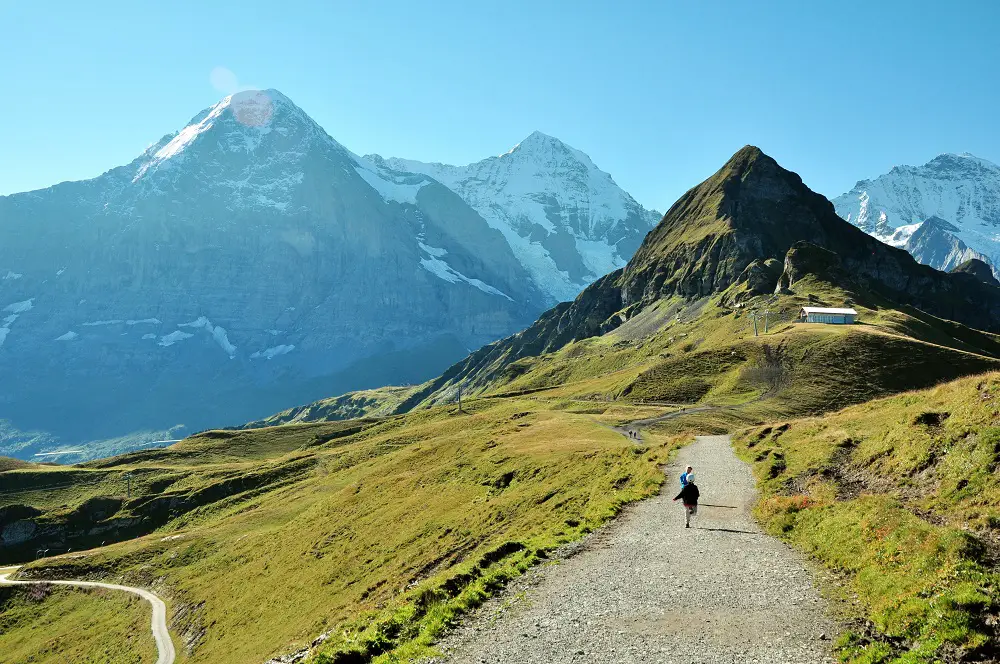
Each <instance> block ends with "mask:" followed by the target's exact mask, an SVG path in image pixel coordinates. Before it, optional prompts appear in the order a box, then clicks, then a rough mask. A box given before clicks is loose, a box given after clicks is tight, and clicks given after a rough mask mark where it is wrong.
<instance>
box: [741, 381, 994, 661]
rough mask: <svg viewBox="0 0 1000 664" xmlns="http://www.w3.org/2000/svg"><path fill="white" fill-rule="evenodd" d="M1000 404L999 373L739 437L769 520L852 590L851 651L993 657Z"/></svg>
mask: <svg viewBox="0 0 1000 664" xmlns="http://www.w3.org/2000/svg"><path fill="white" fill-rule="evenodd" d="M998 405H1000V374H996V373H991V374H986V375H983V376H978V377H973V378H967V379H963V380H959V381H955V382H952V383H949V384H946V385H942V386H939V387H936V388H933V389H931V390H926V391H922V392H912V393H907V394H902V395H899V396H895V397H890V398H887V399H880V400H876V401H872V402H869V403H866V404H863V405H860V406H855V407H852V408H848V409H846V410H844V411H841V412H839V413H836V414H833V415H828V416H826V417H823V418H809V419H801V420H792V421H789V422H784V423H782V424H780V425H775V426H768V427H763V428H756V429H751V430H749V431H747V432H746V433H744V434H742V435H741V436H739V437H738V439H737V445H738V447H739V449H740V450H741V453H742V454H743V456H744V457H745V458H746V459H747V460H749V461H751V462H752V463H753V464H754V468H755V472H756V474H757V476H758V478H759V479H760V482H761V486H762V488H763V493H764V499H763V501H762V503H761V505H760V507H759V509H758V513H759V516H760V517H761V519H762V521H763V522H764V523H765V524H766V525H767V526H768V528H769V529H770V530H771V531H772V532H774V533H776V534H780V535H781V536H783V537H785V538H786V539H788V540H789V541H790V542H792V543H793V544H795V545H796V546H798V547H800V548H802V549H804V550H806V551H808V552H809V553H810V554H811V555H813V556H814V557H816V558H817V559H819V560H820V561H822V562H823V563H825V564H826V565H828V566H829V567H831V568H832V569H835V570H837V571H839V572H841V573H843V574H844V575H845V578H846V579H847V580H848V582H849V586H850V588H851V589H852V590H853V592H855V593H857V596H858V599H859V601H860V603H861V607H862V609H863V612H864V614H865V617H866V618H867V619H868V621H869V622H870V625H869V630H870V631H866V630H861V631H859V632H857V633H851V634H848V635H847V636H846V637H845V639H844V642H843V645H844V646H845V651H844V652H845V657H846V658H847V659H848V660H850V661H856V662H935V661H982V660H984V659H989V658H991V657H996V656H997V654H998V650H997V648H998V643H1000V642H998V634H997V623H998V620H997V618H998V614H1000V573H998V572H997V571H996V568H995V562H994V561H995V560H996V556H997V553H998V552H1000V547H998V545H1000V476H998V474H997V472H996V470H997V468H998V463H1000V408H998Z"/></svg>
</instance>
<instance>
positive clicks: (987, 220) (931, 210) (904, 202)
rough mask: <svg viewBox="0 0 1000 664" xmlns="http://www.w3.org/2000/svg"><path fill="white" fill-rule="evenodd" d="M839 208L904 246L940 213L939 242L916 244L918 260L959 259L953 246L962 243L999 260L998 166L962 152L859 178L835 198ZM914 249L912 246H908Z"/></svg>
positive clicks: (942, 264) (935, 263) (946, 263)
mask: <svg viewBox="0 0 1000 664" xmlns="http://www.w3.org/2000/svg"><path fill="white" fill-rule="evenodd" d="M833 204H834V206H835V207H836V209H837V214H839V215H840V216H841V217H843V218H844V219H847V220H848V221H850V222H851V223H852V224H854V225H856V226H858V227H859V228H861V229H862V230H864V231H865V232H867V233H871V234H873V235H875V236H876V237H878V238H879V239H881V240H883V241H885V242H889V243H890V244H894V245H895V246H903V244H904V243H905V241H906V237H907V236H909V235H910V233H912V232H913V231H914V230H916V225H917V224H921V223H923V222H925V221H926V220H928V219H931V218H935V217H936V218H938V219H940V220H942V221H944V222H946V224H948V226H944V225H942V224H940V223H939V224H938V226H939V228H938V229H937V231H944V233H940V232H938V233H936V235H937V236H938V240H939V242H931V243H928V244H927V245H925V246H924V247H923V248H917V254H919V255H918V256H917V260H919V261H920V262H922V263H927V264H928V265H931V266H932V267H936V268H938V269H941V270H948V269H951V268H952V267H954V266H955V265H957V264H958V263H961V262H962V261H961V260H956V258H957V257H953V252H954V248H955V247H958V246H959V245H960V244H964V245H965V246H966V247H967V248H968V249H970V250H971V251H973V252H977V253H978V254H981V255H982V256H986V258H987V259H988V260H987V262H989V263H990V264H991V265H992V266H993V267H994V271H995V270H996V266H997V265H998V264H1000V235H998V231H1000V166H997V165H996V164H994V163H992V162H990V161H987V160H986V159H980V158H978V157H974V156H973V155H971V154H968V153H964V154H960V155H956V154H942V155H939V156H937V157H935V158H934V159H932V160H931V161H929V162H927V163H926V164H924V165H923V166H896V167H895V168H893V169H892V170H891V171H889V172H888V173H886V174H885V175H881V176H879V177H877V178H875V179H874V180H861V181H859V182H858V183H857V184H856V185H854V188H853V189H851V191H849V192H847V193H845V194H842V195H840V196H838V197H836V198H834V199H833ZM907 249H910V247H907Z"/></svg>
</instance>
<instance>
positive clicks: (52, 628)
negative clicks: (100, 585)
mask: <svg viewBox="0 0 1000 664" xmlns="http://www.w3.org/2000/svg"><path fill="white" fill-rule="evenodd" d="M0 653H3V661H4V662H11V663H12V664H17V663H20V662H32V664H66V662H72V663H73V664H141V663H143V662H153V661H155V660H156V646H155V644H154V643H153V639H152V637H151V636H150V633H149V605H148V604H147V603H146V602H144V601H143V600H141V599H140V598H138V597H134V596H132V595H129V594H124V593H116V592H112V591H106V590H101V589H95V590H72V589H69V588H59V587H53V586H35V587H31V588H25V587H3V588H0Z"/></svg>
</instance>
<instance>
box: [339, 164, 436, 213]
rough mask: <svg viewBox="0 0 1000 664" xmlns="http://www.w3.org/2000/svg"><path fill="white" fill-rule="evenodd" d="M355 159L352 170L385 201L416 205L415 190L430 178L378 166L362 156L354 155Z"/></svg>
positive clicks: (420, 187) (427, 182)
mask: <svg viewBox="0 0 1000 664" xmlns="http://www.w3.org/2000/svg"><path fill="white" fill-rule="evenodd" d="M355 161H356V162H357V166H355V167H354V170H355V171H357V172H358V175H360V176H361V178H362V179H363V180H364V181H365V182H367V183H368V184H369V185H371V187H372V189H374V190H375V191H377V192H378V193H379V196H381V197H382V200H384V201H385V202H387V203H388V202H390V201H394V202H396V203H409V204H410V205H416V203H417V192H418V191H420V190H421V189H422V188H423V187H424V186H425V185H427V184H429V183H430V180H428V179H427V178H426V177H422V176H420V175H414V174H413V173H400V172H394V171H392V170H389V169H387V168H379V167H378V166H376V165H375V164H373V163H372V162H370V161H368V160H367V159H365V158H363V157H358V156H355Z"/></svg>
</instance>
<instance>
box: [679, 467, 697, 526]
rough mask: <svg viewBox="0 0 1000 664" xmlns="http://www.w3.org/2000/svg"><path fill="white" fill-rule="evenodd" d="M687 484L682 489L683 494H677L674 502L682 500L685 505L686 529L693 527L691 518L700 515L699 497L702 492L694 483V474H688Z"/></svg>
mask: <svg viewBox="0 0 1000 664" xmlns="http://www.w3.org/2000/svg"><path fill="white" fill-rule="evenodd" d="M684 474H685V475H687V484H685V485H684V488H683V489H681V492H680V493H679V494H677V496H676V497H675V498H674V500H675V501H676V500H678V499H680V501H681V502H682V503H683V504H684V527H685V528H690V527H691V517H693V516H695V515H697V514H698V496H700V495H701V492H699V491H698V486H697V485H696V484H695V483H694V473H692V472H687V473H684Z"/></svg>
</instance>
